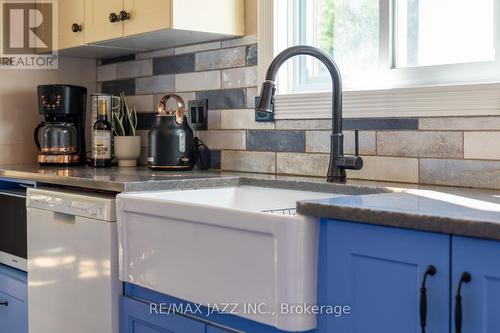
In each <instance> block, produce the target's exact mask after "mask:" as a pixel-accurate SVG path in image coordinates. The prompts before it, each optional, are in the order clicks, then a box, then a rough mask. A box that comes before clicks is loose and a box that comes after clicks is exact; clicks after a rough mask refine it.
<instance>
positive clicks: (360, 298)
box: [318, 220, 450, 333]
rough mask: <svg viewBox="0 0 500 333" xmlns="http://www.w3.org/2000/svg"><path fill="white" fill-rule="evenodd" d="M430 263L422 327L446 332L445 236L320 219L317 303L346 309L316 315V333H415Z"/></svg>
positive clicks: (447, 253)
mask: <svg viewBox="0 0 500 333" xmlns="http://www.w3.org/2000/svg"><path fill="white" fill-rule="evenodd" d="M429 265H433V266H435V267H436V269H437V273H436V274H435V275H434V276H431V277H428V278H427V308H428V309H427V332H449V313H450V309H449V289H450V288H449V278H450V236H448V235H441V234H433V233H426V232H420V231H412V230H402V229H396V228H389V227H381V226H373V225H366V224H359V223H349V222H341V221H331V220H322V221H321V232H320V255H319V283H318V303H319V304H320V305H325V306H327V307H328V306H335V305H337V306H349V308H350V311H341V310H344V309H345V308H344V309H340V308H337V311H335V312H336V313H333V314H322V315H320V316H319V317H318V328H319V332H322V333H323V332H325V333H326V332H341V333H381V332H383V333H402V332H405V333H410V332H413V333H417V332H418V333H420V332H421V327H420V316H419V301H420V287H421V283H422V279H423V276H424V273H425V272H426V270H427V268H428V266H429ZM347 312H349V314H347Z"/></svg>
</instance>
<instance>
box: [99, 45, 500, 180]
mask: <svg viewBox="0 0 500 333" xmlns="http://www.w3.org/2000/svg"><path fill="white" fill-rule="evenodd" d="M256 43H257V38H256V37H255V36H246V37H243V38H238V39H232V40H227V41H222V42H211V43H203V44H196V45H188V46H183V47H177V48H172V49H166V50H159V51H151V52H143V53H138V54H135V55H130V56H125V57H119V58H114V59H107V60H102V61H100V62H99V63H100V66H98V68H97V81H98V87H101V90H102V91H103V92H106V93H112V94H119V92H121V91H124V92H125V94H126V95H127V99H128V102H129V104H130V105H131V106H135V107H136V108H137V111H138V112H139V116H138V118H139V119H138V120H139V126H138V127H139V128H138V129H139V131H138V133H139V135H141V137H142V139H141V140H142V146H143V154H142V160H143V162H145V159H146V157H147V145H148V142H147V141H148V140H147V132H148V129H149V128H150V127H151V125H152V124H153V121H154V116H155V111H156V106H157V104H158V102H159V100H160V98H161V97H162V96H163V95H165V94H167V93H176V94H179V95H180V96H181V97H182V98H183V99H184V100H185V101H186V103H187V101H189V100H193V99H208V105H209V113H208V124H209V125H208V127H209V130H208V131H199V132H197V135H198V136H199V137H200V139H202V140H203V141H204V142H205V143H206V144H207V145H208V146H209V147H210V148H211V149H212V167H213V168H221V169H223V170H229V171H243V172H259V173H271V174H275V173H277V174H288V175H308V176H318V177H324V176H325V175H326V171H327V168H328V163H329V151H330V131H331V120H328V119H309V120H277V121H276V122H274V123H257V122H255V114H254V111H253V108H254V106H255V96H256V95H257V85H258V84H259V82H258V77H257V73H258V71H257V53H258V47H257V44H256ZM343 125H344V135H345V137H344V141H345V145H344V146H345V153H347V154H353V153H354V131H353V130H354V129H359V130H360V133H359V134H360V153H361V155H362V156H363V158H364V161H365V165H364V168H363V169H362V170H361V171H348V176H349V177H350V178H357V179H367V180H377V181H391V182H408V183H423V184H436V185H453V186H465V187H484V188H496V189H500V145H499V144H498V142H499V141H500V116H497V117H436V118H415V117H414V118H356V119H353V118H351V119H344V124H343Z"/></svg>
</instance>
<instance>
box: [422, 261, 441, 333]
mask: <svg viewBox="0 0 500 333" xmlns="http://www.w3.org/2000/svg"><path fill="white" fill-rule="evenodd" d="M436 272H437V269H436V267H434V266H433V265H429V266H428V267H427V270H426V271H425V274H424V278H423V279H422V287H420V327H421V328H422V333H425V328H426V326H427V288H426V283H427V277H428V276H434V275H436Z"/></svg>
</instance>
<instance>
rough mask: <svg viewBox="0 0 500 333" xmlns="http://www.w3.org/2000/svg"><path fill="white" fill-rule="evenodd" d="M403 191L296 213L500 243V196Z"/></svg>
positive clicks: (307, 205)
mask: <svg viewBox="0 0 500 333" xmlns="http://www.w3.org/2000/svg"><path fill="white" fill-rule="evenodd" d="M400 186H401V187H402V186H403V185H402V184H401V185H400ZM401 187H400V188H388V189H390V190H391V192H390V193H379V194H369V195H355V196H346V197H339V198H332V199H327V200H315V201H303V202H299V203H298V204H297V211H298V212H299V213H300V214H304V215H312V216H317V217H326V218H330V219H338V220H347V221H353V222H360V223H370V224H377V225H385V226H391V227H399V228H407V229H415V230H422V231H431V232H440V233H446V234H452V235H461V236H470V237H479V238H485V239H494V240H500V191H490V190H473V189H465V188H462V189H460V188H453V187H449V188H448V187H437V186H436V187H426V186H422V187H420V188H411V189H410V188H401Z"/></svg>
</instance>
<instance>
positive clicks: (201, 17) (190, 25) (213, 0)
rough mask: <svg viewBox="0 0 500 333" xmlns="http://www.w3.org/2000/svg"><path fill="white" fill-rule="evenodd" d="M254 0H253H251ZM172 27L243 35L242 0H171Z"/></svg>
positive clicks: (243, 4)
mask: <svg viewBox="0 0 500 333" xmlns="http://www.w3.org/2000/svg"><path fill="white" fill-rule="evenodd" d="M251 1H255V0H251ZM172 12H173V15H172V18H173V20H172V21H173V23H172V28H173V29H179V30H189V31H203V32H209V33H217V34H226V35H235V36H237V35H244V32H245V22H244V21H245V18H244V15H245V14H244V13H245V1H244V0H210V1H207V0H172Z"/></svg>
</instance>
